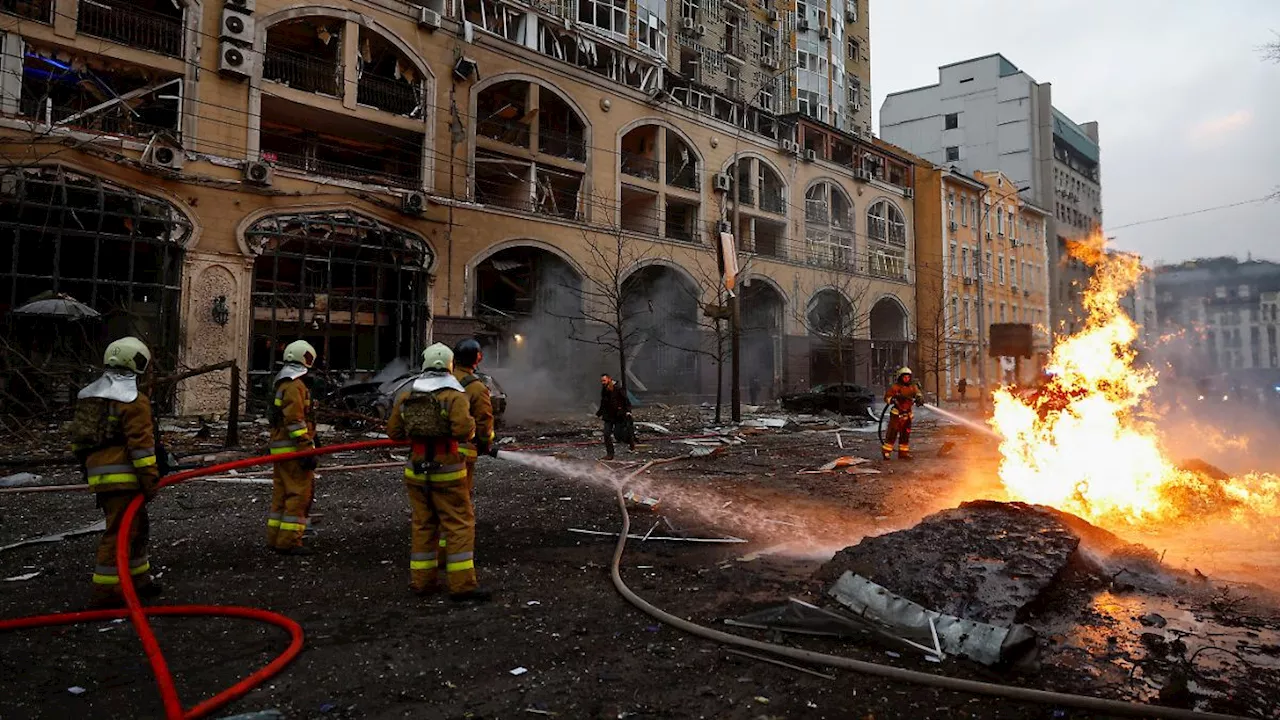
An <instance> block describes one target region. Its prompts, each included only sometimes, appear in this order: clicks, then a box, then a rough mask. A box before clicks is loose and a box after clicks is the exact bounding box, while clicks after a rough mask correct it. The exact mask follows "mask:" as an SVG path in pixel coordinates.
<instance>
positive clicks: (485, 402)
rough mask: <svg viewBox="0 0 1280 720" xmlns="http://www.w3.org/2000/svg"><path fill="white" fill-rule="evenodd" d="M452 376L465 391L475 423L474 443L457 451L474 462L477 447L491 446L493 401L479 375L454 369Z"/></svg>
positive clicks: (460, 446) (465, 369)
mask: <svg viewBox="0 0 1280 720" xmlns="http://www.w3.org/2000/svg"><path fill="white" fill-rule="evenodd" d="M453 376H454V377H455V378H457V380H458V382H459V383H460V384H461V385H462V387H463V389H464V390H465V391H466V395H467V402H468V403H469V404H470V408H471V417H472V419H474V420H475V421H476V436H475V442H474V443H462V444H460V445H459V446H458V449H459V450H460V451H461V452H462V454H463V455H464V456H465V457H466V458H467V460H468V461H474V460H475V459H476V456H477V454H478V453H477V451H476V446H477V445H487V446H490V447H492V446H493V439H494V434H493V399H492V398H490V397H489V386H488V385H486V384H485V382H484V380H481V379H480V376H479V375H476V372H475V370H473V369H469V368H461V367H460V368H454V369H453Z"/></svg>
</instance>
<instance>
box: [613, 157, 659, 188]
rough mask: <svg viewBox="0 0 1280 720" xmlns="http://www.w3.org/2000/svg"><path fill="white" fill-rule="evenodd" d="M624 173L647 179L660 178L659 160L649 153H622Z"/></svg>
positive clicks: (655, 179)
mask: <svg viewBox="0 0 1280 720" xmlns="http://www.w3.org/2000/svg"><path fill="white" fill-rule="evenodd" d="M622 174H623V175H630V176H631V177H638V178H644V179H645V180H653V181H655V182H656V181H657V180H658V161H657V160H654V159H653V158H651V157H648V156H647V155H637V154H635V153H629V152H623V153H622Z"/></svg>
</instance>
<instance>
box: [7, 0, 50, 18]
mask: <svg viewBox="0 0 1280 720" xmlns="http://www.w3.org/2000/svg"><path fill="white" fill-rule="evenodd" d="M0 13H5V14H6V15H17V16H18V17H20V18H26V19H28V20H35V21H36V22H42V23H48V22H53V0H0Z"/></svg>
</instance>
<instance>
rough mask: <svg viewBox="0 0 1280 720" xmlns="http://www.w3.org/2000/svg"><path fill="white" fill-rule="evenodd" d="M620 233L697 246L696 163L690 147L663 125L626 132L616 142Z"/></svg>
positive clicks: (698, 240) (699, 198)
mask: <svg viewBox="0 0 1280 720" xmlns="http://www.w3.org/2000/svg"><path fill="white" fill-rule="evenodd" d="M619 155H620V163H621V170H622V173H621V179H620V180H619V183H620V185H621V187H620V189H619V190H620V193H619V194H620V196H621V208H620V210H619V215H620V221H621V225H622V228H623V229H624V230H630V231H632V232H642V233H646V234H649V235H658V236H661V237H666V238H668V239H671V240H681V241H684V242H700V241H701V240H702V233H701V232H700V230H699V223H698V210H699V206H700V203H701V197H700V195H699V182H698V180H699V178H700V177H701V175H702V173H701V172H700V167H699V166H700V164H701V163H700V162H699V160H698V155H697V153H696V152H695V151H694V149H693V146H692V145H690V144H689V143H687V142H685V141H684V139H683V138H681V137H680V135H679V133H677V132H676V131H674V130H671V129H669V128H665V127H662V126H661V125H641V126H639V127H636V128H632V129H631V130H629V131H627V134H626V135H623V136H622V140H621V144H620V153H619Z"/></svg>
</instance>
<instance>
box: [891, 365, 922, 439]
mask: <svg viewBox="0 0 1280 720" xmlns="http://www.w3.org/2000/svg"><path fill="white" fill-rule="evenodd" d="M923 399H924V398H923V396H922V395H921V393H920V387H919V386H918V385H916V384H915V383H914V382H912V374H911V368H909V367H904V368H902V369H901V370H899V371H898V375H897V380H896V381H895V382H894V383H893V385H890V386H889V389H888V390H886V391H885V393H884V401H885V403H887V404H888V405H889V428H888V430H886V431H885V434H884V444H882V445H881V446H880V452H881V454H883V455H884V459H885V460H888V459H889V457H890V455H892V454H893V446H894V443H895V442H896V443H897V445H898V459H899V460H910V459H911V416H912V413H913V412H914V410H915V406H916V403H919V402H921V401H922V400H923Z"/></svg>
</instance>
